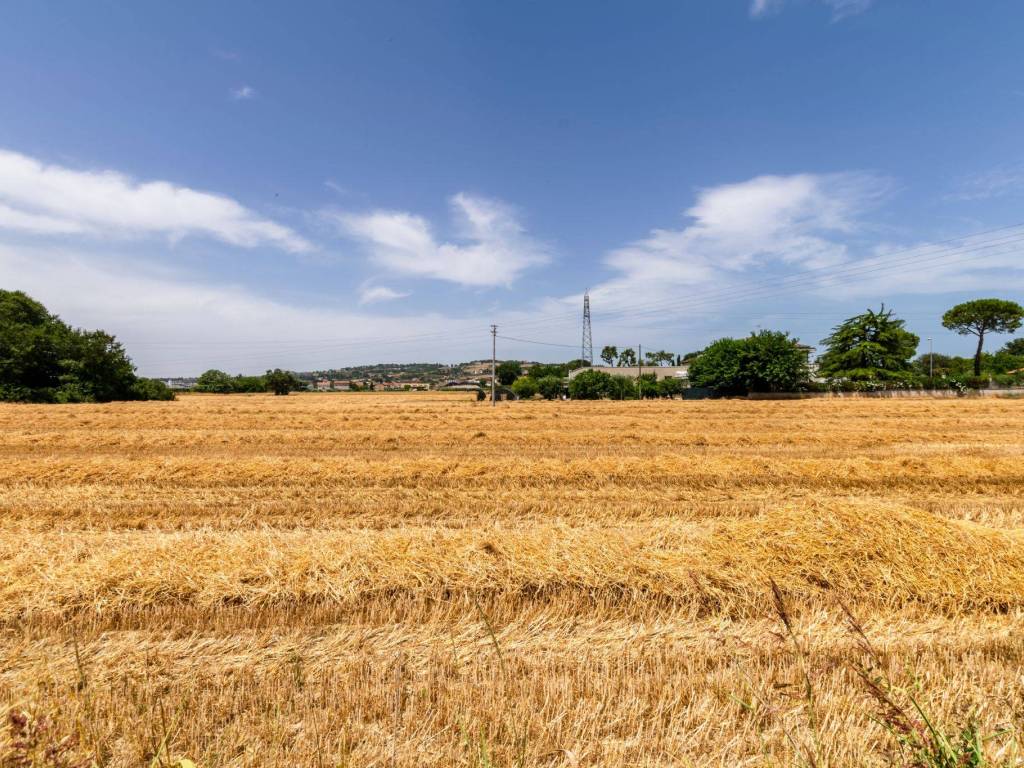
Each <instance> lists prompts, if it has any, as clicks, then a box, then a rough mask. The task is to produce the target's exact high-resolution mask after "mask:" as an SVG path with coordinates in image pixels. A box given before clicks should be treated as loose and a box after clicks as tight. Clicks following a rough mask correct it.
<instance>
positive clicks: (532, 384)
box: [512, 376, 540, 400]
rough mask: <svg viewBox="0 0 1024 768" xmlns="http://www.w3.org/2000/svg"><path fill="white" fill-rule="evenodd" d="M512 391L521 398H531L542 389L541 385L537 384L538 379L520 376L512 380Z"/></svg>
mask: <svg viewBox="0 0 1024 768" xmlns="http://www.w3.org/2000/svg"><path fill="white" fill-rule="evenodd" d="M512 391H513V392H515V394H516V397H518V398H520V399H521V400H529V399H530V398H531V397H533V396H534V395H536V394H537V392H539V391H540V387H538V386H537V380H536V379H533V378H530V377H529V376H520V377H519V378H518V379H516V380H515V381H513V382H512Z"/></svg>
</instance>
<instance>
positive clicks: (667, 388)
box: [658, 376, 686, 397]
mask: <svg viewBox="0 0 1024 768" xmlns="http://www.w3.org/2000/svg"><path fill="white" fill-rule="evenodd" d="M684 389H686V387H685V386H684V385H683V381H682V379H677V378H676V377H675V376H666V377H665V378H664V379H662V380H661V381H659V382H658V396H659V397H675V396H676V395H681V394H683V390H684Z"/></svg>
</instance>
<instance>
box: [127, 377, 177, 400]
mask: <svg viewBox="0 0 1024 768" xmlns="http://www.w3.org/2000/svg"><path fill="white" fill-rule="evenodd" d="M134 390H135V397H133V398H132V399H133V400H173V399H174V392H172V391H171V388H170V387H168V386H167V385H166V384H165V383H164V382H162V381H160V379H141V378H140V379H138V380H137V381H136V382H135V386H134Z"/></svg>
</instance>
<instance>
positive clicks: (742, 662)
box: [0, 393, 1024, 768]
mask: <svg viewBox="0 0 1024 768" xmlns="http://www.w3.org/2000/svg"><path fill="white" fill-rule="evenodd" d="M0 429H2V433H0V434H2V439H0V455H2V459H3V461H2V462H0V705H3V707H4V709H5V710H11V711H13V714H12V716H11V719H10V722H5V723H3V735H0V765H3V766H5V768H6V766H28V765H41V766H42V765H46V766H87V765H93V764H96V765H102V766H118V767H120V766H171V765H175V764H176V762H177V761H179V760H181V759H182V758H188V759H189V760H192V761H194V763H195V764H196V765H197V766H200V768H205V767H206V766H332V767H333V766H446V767H447V766H655V765H657V766H662V765H683V766H685V765H693V766H704V765H715V766H740V765H749V766H769V765H771V766H784V765H814V766H819V767H822V766H853V765H913V766H924V765H944V766H953V765H981V764H985V765H1000V766H1001V765H1018V764H1021V760H1022V759H1024V743H1022V738H1021V728H1022V727H1024V676H1022V668H1024V635H1022V630H1024V402H1021V401H1015V400H999V399H985V400H981V399H959V400H934V401H933V400H927V399H914V400H836V401H823V400H817V401H804V402H747V401H704V402H683V401H678V400H676V401H654V402H644V403H636V402H625V403H622V402H556V403H542V402H526V403H499V404H498V407H497V408H491V407H490V406H489V404H485V403H476V402H475V401H471V400H468V399H466V398H465V397H463V396H447V395H441V394H434V393H424V394H394V395H392V394H388V395H361V394H359V395H356V394H353V395H339V394H324V395H315V394H300V395H292V396H290V397H287V398H274V397H271V396H185V397H182V398H180V399H179V400H178V401H176V402H170V403H160V402H152V403H131V404H126V403H118V404H109V405H95V406H93V405H75V406H21V405H4V406H2V407H0ZM773 585H775V586H774V587H773ZM915 703H916V704H915ZM918 706H919V707H920V710H921V711H920V712H918V710H917V707H918ZM929 723H930V724H931V726H934V727H935V729H936V731H935V732H934V733H933V732H932V731H931V730H930V726H929ZM962 732H966V735H964V736H963V737H961V733H962ZM946 736H948V744H947V743H945V737H946ZM975 743H976V744H977V751H980V752H981V753H983V754H984V760H985V762H984V763H980V762H954V761H955V760H959V759H961V756H962V755H963V754H968V753H970V752H972V751H975V746H974V744H975ZM947 748H948V753H949V755H952V757H950V758H949V760H950V761H948V762H937V761H933V762H928V761H927V760H931V755H932V753H934V754H936V755H939V756H940V757H941V753H942V752H943V750H944V749H947ZM922 755H923V757H922ZM970 759H975V758H973V757H972V758H970ZM18 761H21V762H18Z"/></svg>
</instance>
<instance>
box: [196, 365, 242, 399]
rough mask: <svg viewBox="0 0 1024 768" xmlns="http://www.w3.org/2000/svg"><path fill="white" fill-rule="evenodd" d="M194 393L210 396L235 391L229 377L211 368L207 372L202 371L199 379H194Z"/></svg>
mask: <svg viewBox="0 0 1024 768" xmlns="http://www.w3.org/2000/svg"><path fill="white" fill-rule="evenodd" d="M193 389H194V390H195V391H196V392H208V393H211V394H218V395H226V394H228V393H230V392H234V391H235V385H234V382H233V381H232V380H231V377H230V376H229V375H228V374H226V373H224V371H219V370H217V369H216V368H211V369H210V370H208V371H203V372H202V373H201V374H200V375H199V378H198V379H196V385H195V386H194V387H193Z"/></svg>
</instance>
